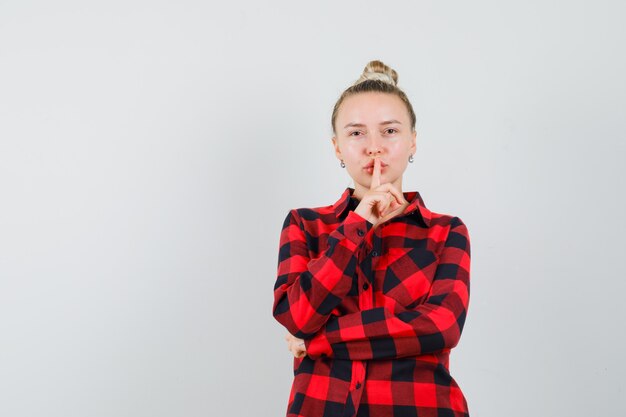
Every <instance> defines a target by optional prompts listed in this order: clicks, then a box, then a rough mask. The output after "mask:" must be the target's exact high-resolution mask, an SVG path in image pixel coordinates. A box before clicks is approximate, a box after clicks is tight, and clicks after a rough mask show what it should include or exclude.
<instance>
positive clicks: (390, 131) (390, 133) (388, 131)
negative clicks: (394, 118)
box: [385, 127, 398, 135]
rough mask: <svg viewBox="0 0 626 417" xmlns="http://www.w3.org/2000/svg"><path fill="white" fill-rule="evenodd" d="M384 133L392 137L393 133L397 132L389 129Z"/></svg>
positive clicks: (391, 128)
mask: <svg viewBox="0 0 626 417" xmlns="http://www.w3.org/2000/svg"><path fill="white" fill-rule="evenodd" d="M385 133H387V134H389V135H393V134H394V133H398V131H397V130H396V129H395V128H393V127H390V128H389V129H386V130H385Z"/></svg>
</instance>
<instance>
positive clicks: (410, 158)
mask: <svg viewBox="0 0 626 417" xmlns="http://www.w3.org/2000/svg"><path fill="white" fill-rule="evenodd" d="M409 162H410V163H413V154H411V155H409Z"/></svg>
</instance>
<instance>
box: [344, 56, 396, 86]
mask: <svg viewBox="0 0 626 417" xmlns="http://www.w3.org/2000/svg"><path fill="white" fill-rule="evenodd" d="M366 80H379V81H383V82H386V83H388V84H391V85H398V73H397V72H396V71H395V70H393V69H392V68H390V67H388V66H387V65H385V64H384V63H382V62H381V61H378V60H375V61H370V62H369V63H368V64H367V65H366V66H365V69H364V70H363V74H361V77H359V79H358V80H357V82H356V83H354V84H359V83H362V82H363V81H366Z"/></svg>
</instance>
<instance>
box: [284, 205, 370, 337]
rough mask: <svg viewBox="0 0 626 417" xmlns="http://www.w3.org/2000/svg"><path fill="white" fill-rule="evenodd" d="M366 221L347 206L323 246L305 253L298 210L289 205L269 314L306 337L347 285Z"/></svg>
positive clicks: (321, 322)
mask: <svg viewBox="0 0 626 417" xmlns="http://www.w3.org/2000/svg"><path fill="white" fill-rule="evenodd" d="M372 227H373V225H372V224H371V223H369V222H368V221H367V220H365V219H364V218H363V217H361V216H359V215H358V214H356V213H354V212H352V211H350V212H349V213H348V215H347V216H346V218H345V219H344V220H343V222H341V223H340V224H339V225H338V227H337V228H336V229H335V230H333V231H332V232H331V233H330V234H329V235H328V241H327V242H328V247H327V248H326V250H325V251H324V252H323V253H322V254H321V255H320V256H319V257H317V258H313V259H311V258H309V250H308V246H307V241H306V236H305V233H304V231H303V228H302V227H301V225H300V221H299V216H298V214H297V212H296V211H295V210H291V211H290V212H289V214H288V215H287V217H286V218H285V221H284V223H283V228H282V231H281V234H280V245H279V254H278V277H277V279H276V284H275V285H274V308H273V314H274V318H276V320H277V321H278V322H280V323H281V324H282V325H283V326H285V327H286V328H287V330H288V331H289V332H290V333H291V334H292V335H294V336H296V337H298V338H301V339H304V338H307V337H312V336H313V335H314V334H315V333H316V332H317V331H319V329H320V328H322V326H323V325H324V324H326V321H327V320H328V318H329V317H330V313H331V312H332V311H333V309H335V307H337V305H339V303H341V301H342V300H343V298H344V297H345V295H346V294H347V293H348V292H349V291H350V288H351V287H352V280H353V276H354V274H355V271H356V266H357V257H356V251H357V249H358V247H359V245H360V244H361V243H362V242H363V239H364V238H365V235H366V234H367V232H368V231H369V230H370V229H371V228H372Z"/></svg>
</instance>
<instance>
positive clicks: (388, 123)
mask: <svg viewBox="0 0 626 417" xmlns="http://www.w3.org/2000/svg"><path fill="white" fill-rule="evenodd" d="M394 123H396V124H399V125H401V124H402V123H400V122H399V121H397V120H396V119H391V120H385V121H384V122H380V123H379V125H380V126H386V125H392V124H394ZM349 127H365V125H364V124H363V123H348V124H347V125H345V126H344V127H343V128H344V129H347V128H349Z"/></svg>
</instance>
